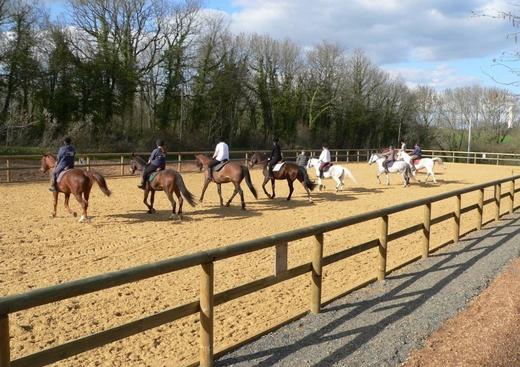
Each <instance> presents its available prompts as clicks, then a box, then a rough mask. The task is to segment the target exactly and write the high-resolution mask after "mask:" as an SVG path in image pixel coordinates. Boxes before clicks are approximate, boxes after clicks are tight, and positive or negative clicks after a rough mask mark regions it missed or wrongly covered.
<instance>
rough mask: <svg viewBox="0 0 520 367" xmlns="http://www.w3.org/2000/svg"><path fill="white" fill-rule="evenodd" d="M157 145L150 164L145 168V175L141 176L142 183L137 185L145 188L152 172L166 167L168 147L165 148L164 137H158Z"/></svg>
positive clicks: (149, 160)
mask: <svg viewBox="0 0 520 367" xmlns="http://www.w3.org/2000/svg"><path fill="white" fill-rule="evenodd" d="M156 145H157V148H155V149H154V150H153V151H152V154H150V158H149V159H148V165H147V166H146V168H145V169H144V171H143V175H142V176H141V184H140V185H139V186H137V187H139V188H140V189H143V190H144V188H145V186H146V180H147V179H148V176H149V175H150V174H151V173H152V172H155V171H160V170H163V169H165V168H166V149H165V148H164V141H163V140H162V139H157V141H156Z"/></svg>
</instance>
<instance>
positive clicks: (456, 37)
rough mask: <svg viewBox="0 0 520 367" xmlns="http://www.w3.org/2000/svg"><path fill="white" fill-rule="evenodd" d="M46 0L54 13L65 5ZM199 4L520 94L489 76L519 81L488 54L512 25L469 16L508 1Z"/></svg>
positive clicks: (443, 77) (505, 45)
mask: <svg viewBox="0 0 520 367" xmlns="http://www.w3.org/2000/svg"><path fill="white" fill-rule="evenodd" d="M44 2H45V3H46V4H47V6H49V7H50V9H51V10H52V14H53V16H57V15H58V14H59V13H60V12H63V9H64V6H65V3H66V2H65V1H64V0H58V1H52V0H46V1H44ZM204 7H205V8H207V9H214V10H218V11H220V12H222V14H224V15H225V16H226V17H227V19H228V21H229V24H230V29H231V30H232V31H234V32H237V33H238V32H247V33H253V32H255V33H260V34H269V35H271V36H273V37H275V38H278V39H286V38H288V39H291V40H293V41H295V42H297V43H298V44H300V45H301V46H303V47H311V46H312V45H315V44H317V43H319V42H321V41H323V40H325V41H328V42H334V43H338V44H339V45H341V46H342V47H343V48H344V49H345V50H346V51H347V52H349V51H352V50H354V49H363V50H364V51H365V52H366V54H367V55H368V56H369V57H370V58H371V59H372V60H373V61H374V63H376V64H377V65H379V66H380V67H382V68H383V69H385V70H387V71H388V72H390V73H391V74H392V75H395V76H399V77H401V78H402V79H403V80H405V81H406V82H407V83H408V84H409V85H410V86H414V85H418V84H427V85H431V86H433V87H435V88H437V89H439V90H440V89H444V88H450V87H460V86H466V85H472V84H481V85H486V86H496V87H502V88H506V89H509V90H511V91H512V92H514V93H517V94H520V87H515V86H507V85H501V84H498V83H496V82H495V81H494V80H493V78H494V79H497V80H499V81H502V82H504V83H511V82H514V81H515V80H516V79H515V77H514V76H513V75H512V74H510V73H509V72H507V71H506V70H505V69H504V68H500V67H497V66H493V59H495V58H498V57H500V55H501V54H502V53H503V52H511V51H514V50H515V49H517V48H518V47H520V45H517V44H515V43H514V41H512V40H510V39H509V40H508V39H507V38H506V35H507V33H508V32H512V31H514V29H513V28H512V26H511V25H510V24H508V23H507V22H506V21H503V20H497V19H492V18H490V17H475V16H472V11H479V10H480V11H483V12H484V13H486V14H495V13H496V11H504V10H505V11H507V10H512V11H517V13H520V8H518V7H516V8H515V7H512V5H511V2H510V1H509V0H491V1H487V0H348V1H346V0H206V2H205V3H204ZM486 74H490V75H491V76H492V77H490V76H488V75H486Z"/></svg>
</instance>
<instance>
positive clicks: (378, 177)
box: [376, 172, 382, 185]
mask: <svg viewBox="0 0 520 367" xmlns="http://www.w3.org/2000/svg"><path fill="white" fill-rule="evenodd" d="M381 173H382V172H378V173H377V176H376V177H377V182H379V184H380V185H381V178H380V177H381Z"/></svg>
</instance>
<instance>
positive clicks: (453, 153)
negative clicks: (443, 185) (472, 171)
mask: <svg viewBox="0 0 520 367" xmlns="http://www.w3.org/2000/svg"><path fill="white" fill-rule="evenodd" d="M451 155H452V158H451V161H452V162H453V163H455V152H451Z"/></svg>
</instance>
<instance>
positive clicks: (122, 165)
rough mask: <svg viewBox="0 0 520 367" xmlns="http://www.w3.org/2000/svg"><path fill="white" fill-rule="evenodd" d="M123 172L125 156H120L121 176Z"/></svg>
mask: <svg viewBox="0 0 520 367" xmlns="http://www.w3.org/2000/svg"><path fill="white" fill-rule="evenodd" d="M124 174H125V157H123V156H121V176H123V175H124Z"/></svg>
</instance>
